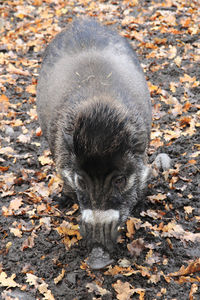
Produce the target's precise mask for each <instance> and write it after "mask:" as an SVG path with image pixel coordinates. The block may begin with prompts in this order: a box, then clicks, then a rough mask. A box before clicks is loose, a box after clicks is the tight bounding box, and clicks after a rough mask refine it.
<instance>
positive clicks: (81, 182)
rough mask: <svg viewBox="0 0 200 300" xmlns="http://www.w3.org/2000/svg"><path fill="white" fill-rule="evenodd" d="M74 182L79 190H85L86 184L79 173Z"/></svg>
mask: <svg viewBox="0 0 200 300" xmlns="http://www.w3.org/2000/svg"><path fill="white" fill-rule="evenodd" d="M76 183H77V185H78V187H79V188H80V189H81V190H85V188H86V184H85V181H84V179H83V177H81V176H80V175H77V177H76Z"/></svg>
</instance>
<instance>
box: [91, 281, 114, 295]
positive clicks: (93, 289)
mask: <svg viewBox="0 0 200 300" xmlns="http://www.w3.org/2000/svg"><path fill="white" fill-rule="evenodd" d="M86 288H87V289H88V291H89V293H95V295H97V296H105V295H111V292H110V291H108V290H106V289H104V288H102V287H101V286H99V285H98V284H96V283H95V282H90V283H87V284H86Z"/></svg>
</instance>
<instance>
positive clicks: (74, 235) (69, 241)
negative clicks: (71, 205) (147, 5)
mask: <svg viewBox="0 0 200 300" xmlns="http://www.w3.org/2000/svg"><path fill="white" fill-rule="evenodd" d="M56 230H57V232H58V233H59V234H60V235H62V236H63V242H64V244H65V246H66V248H67V249H70V248H71V246H72V245H74V244H75V243H77V242H78V241H79V240H81V239H82V237H81V235H80V232H79V226H78V225H74V224H73V223H69V222H67V221H63V222H62V224H61V225H60V226H59V227H57V228H56Z"/></svg>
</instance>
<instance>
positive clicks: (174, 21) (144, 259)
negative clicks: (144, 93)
mask: <svg viewBox="0 0 200 300" xmlns="http://www.w3.org/2000/svg"><path fill="white" fill-rule="evenodd" d="M0 11H1V15H0V35H1V39H0V112H1V123H0V190H1V193H0V199H1V201H0V211H1V215H0V241H1V242H0V295H1V296H0V298H1V299H7V300H9V299H20V300H21V299H23V300H31V299H37V300H39V299H56V300H59V299H70V300H71V299H74V300H75V299H77V300H78V299H79V300H83V299H119V300H128V299H140V300H142V299H150V300H151V299H170V300H172V299H177V300H179V299H182V300H186V299H189V300H193V299H194V300H197V299H200V201H199V200H200V199H199V196H200V159H199V155H200V110H199V109H200V69H199V65H200V29H199V26H198V24H199V23H200V6H199V4H198V1H194V0H193V1H187V0H165V1H156V0H154V1H153V0H149V1H147V0H146V1H145V0H143V1H139V0H138V1H137V0H132V1H128V0H122V1H119V0H116V1H111V0H109V1H90V0H77V1H74V0H68V1H64V0H63V1H62V0H57V1H53V0H45V1H41V0H14V1H10V0H4V1H0ZM85 15H88V16H93V17H95V18H97V19H98V20H99V21H100V22H102V23H103V24H106V25H107V26H112V27H114V28H115V29H116V30H117V31H118V32H119V33H120V34H121V35H123V36H125V37H127V38H128V39H130V42H131V44H132V45H133V48H134V49H135V50H136V52H137V55H138V58H139V60H140V62H141V65H142V67H143V69H144V72H145V76H146V78H147V81H148V85H149V89H150V92H151V98H152V110H153V126H152V136H151V144H150V149H149V160H150V162H152V161H153V159H154V158H155V156H156V155H157V154H158V153H161V152H165V153H167V154H168V155H169V156H170V157H171V158H172V161H173V164H172V167H171V169H170V170H169V171H165V172H163V173H159V174H158V173H157V174H154V176H153V177H152V178H151V180H150V181H149V186H148V192H147V196H146V198H144V199H143V203H142V205H141V203H139V204H138V206H137V207H136V208H135V210H134V211H133V213H132V215H131V216H130V218H129V220H128V221H127V223H126V226H124V228H122V229H121V239H120V241H119V243H118V245H117V249H116V254H115V257H114V258H115V261H114V263H113V264H112V265H110V266H108V267H107V268H105V269H104V270H100V271H93V270H91V269H90V268H89V267H88V266H87V263H86V261H87V260H86V259H87V256H88V253H87V250H86V248H85V247H84V241H83V240H82V239H81V236H80V234H79V231H78V225H77V224H78V221H79V219H80V213H79V210H78V206H77V205H76V204H74V205H73V206H72V207H68V208H62V207H60V206H59V203H57V202H56V201H55V200H54V199H55V197H54V196H55V195H59V194H60V191H61V181H60V179H59V178H58V177H57V176H56V171H55V166H54V163H53V161H52V158H51V154H50V152H49V149H48V145H47V143H46V141H45V139H44V137H43V136H42V134H41V130H40V128H39V124H38V121H37V113H36V84H37V79H38V73H39V68H40V64H41V61H42V53H43V51H44V49H45V47H46V45H47V44H48V43H49V41H50V40H51V39H52V38H53V36H55V35H56V34H57V33H58V32H60V31H61V30H62V29H63V28H64V27H65V26H66V24H67V23H68V22H71V21H72V19H73V18H74V17H75V16H85Z"/></svg>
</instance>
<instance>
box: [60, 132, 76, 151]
mask: <svg viewBox="0 0 200 300" xmlns="http://www.w3.org/2000/svg"><path fill="white" fill-rule="evenodd" d="M62 134H63V139H64V141H65V144H66V146H67V149H68V150H69V151H73V150H74V143H73V136H72V135H70V134H69V133H66V132H65V131H64V130H62Z"/></svg>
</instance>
